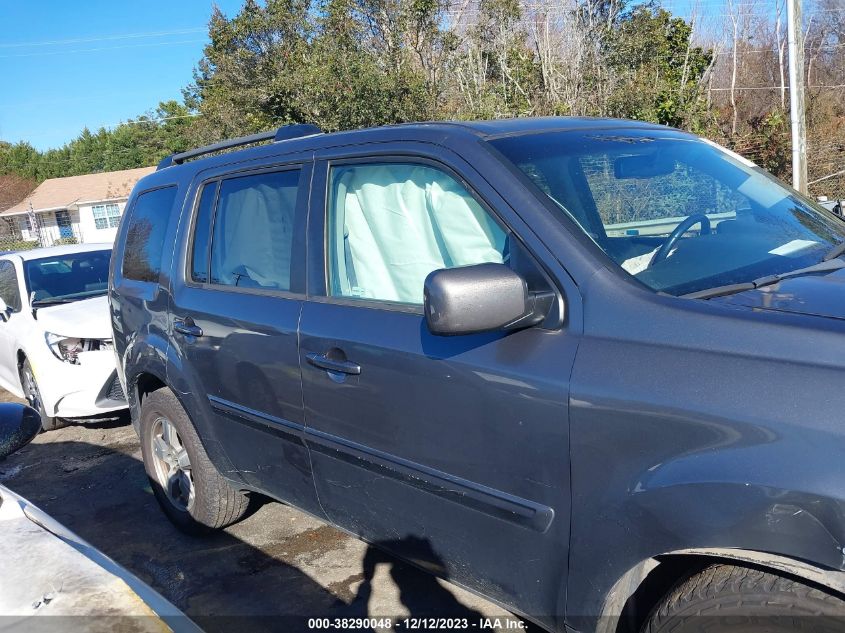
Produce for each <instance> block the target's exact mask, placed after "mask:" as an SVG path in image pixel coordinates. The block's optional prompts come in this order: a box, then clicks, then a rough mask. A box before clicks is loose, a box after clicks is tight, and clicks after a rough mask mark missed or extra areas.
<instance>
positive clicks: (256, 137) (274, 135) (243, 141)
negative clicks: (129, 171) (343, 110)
mask: <svg viewBox="0 0 845 633" xmlns="http://www.w3.org/2000/svg"><path fill="white" fill-rule="evenodd" d="M321 133H322V130H321V129H320V128H319V127H317V126H316V125H311V124H310V123H296V124H293V125H283V126H282V127H280V128H279V129H278V130H276V131H275V132H259V133H258V134H250V135H249V136H240V137H238V138H233V139H229V140H227V141H220V142H219V143H212V144H211V145H206V146H204V147H197V148H196V149H189V150H188V151H186V152H180V153H178V154H171V155H170V156H166V157H165V158H163V159H162V160H161V162H160V163H159V164H158V167H156V171H158V170H159V169H164V168H165V167H170V166H171V165H180V164H182V163H184V162H185V161H186V160H188V159H189V158H196V157H197V156H203V155H205V154H211V153H212V152H219V151H221V150H224V149H230V148H232V147H240V146H242V145H250V144H251V143H259V142H261V141H269V140H272V141H273V142H274V143H276V142H278V141H287V140H289V139H292V138H300V137H302V136H311V135H312V134H321Z"/></svg>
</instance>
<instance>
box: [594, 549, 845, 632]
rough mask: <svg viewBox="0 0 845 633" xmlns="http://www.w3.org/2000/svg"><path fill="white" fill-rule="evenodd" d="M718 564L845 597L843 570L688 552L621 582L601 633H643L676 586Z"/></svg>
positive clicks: (647, 564) (742, 554)
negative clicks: (655, 609)
mask: <svg viewBox="0 0 845 633" xmlns="http://www.w3.org/2000/svg"><path fill="white" fill-rule="evenodd" d="M719 563H722V564H728V565H731V564H733V565H738V566H747V567H754V568H757V569H760V570H762V571H766V572H770V573H773V574H776V575H780V576H786V577H790V578H793V579H795V580H797V581H799V582H801V583H804V584H807V585H811V586H815V587H818V588H821V589H824V590H826V591H829V592H832V593H834V594H837V595H839V596H842V597H843V598H845V572H842V571H837V570H829V569H825V568H822V567H818V566H816V565H813V564H811V563H808V562H805V561H802V560H798V559H794V558H789V557H786V556H780V555H777V554H770V553H767V552H758V551H755V550H741V549H730V548H690V549H684V550H677V551H673V552H669V553H666V554H661V555H659V556H655V557H652V558H647V559H646V560H644V561H641V562H640V563H638V564H637V565H635V566H634V567H632V568H631V569H629V570H628V571H627V572H626V573H625V574H624V575H623V576H622V577H621V578H619V580H617V581H616V583H614V585H613V587H612V588H611V590H610V591H609V592H608V594H607V596H606V597H605V601H604V606H603V607H602V612H601V617H600V619H599V621H598V622H597V626H596V631H597V633H628V632H630V631H639V628H640V626H641V625H642V623H643V622H644V621H645V620H646V619H647V618H648V616H649V614H650V613H651V610H652V609H653V608H654V607H655V606H657V605H658V604H659V603H660V602H661V601H662V599H663V598H664V597H665V596H666V595H667V594H668V593H669V592H670V591H671V590H672V588H673V587H674V586H675V585H676V584H678V583H679V582H682V581H683V580H685V579H686V578H688V577H690V576H692V575H693V574H696V573H698V572H700V571H701V570H703V569H705V568H706V567H708V566H710V565H713V564H719Z"/></svg>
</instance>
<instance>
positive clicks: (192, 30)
mask: <svg viewBox="0 0 845 633" xmlns="http://www.w3.org/2000/svg"><path fill="white" fill-rule="evenodd" d="M205 32H206V28H205V27H197V28H190V29H174V30H171V31H149V32H146V33H125V34H123V35H104V36H102V37H78V38H74V39H69V40H45V41H41V42H14V43H12V44H0V48H29V47H30V46H64V45H65V44H87V43H89V42H105V41H113V40H128V39H135V38H143V37H169V36H171V35H187V34H189V33H205Z"/></svg>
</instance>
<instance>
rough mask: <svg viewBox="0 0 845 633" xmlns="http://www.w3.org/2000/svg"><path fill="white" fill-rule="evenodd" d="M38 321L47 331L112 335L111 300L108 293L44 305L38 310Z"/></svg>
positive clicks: (109, 336) (107, 336)
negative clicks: (69, 301)
mask: <svg viewBox="0 0 845 633" xmlns="http://www.w3.org/2000/svg"><path fill="white" fill-rule="evenodd" d="M36 322H37V323H38V324H39V326H40V327H41V329H43V330H44V331H45V332H52V333H53V334H60V335H62V336H68V337H74V338H99V339H106V338H107V339H110V338H111V337H112V332H111V321H110V319H109V300H108V297H107V296H106V295H103V296H101V297H91V298H90V299H80V300H79V301H73V302H72V303H62V304H59V305H54V306H43V307H41V308H38V310H37V311H36Z"/></svg>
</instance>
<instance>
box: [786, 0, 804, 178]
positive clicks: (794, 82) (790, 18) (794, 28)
mask: <svg viewBox="0 0 845 633" xmlns="http://www.w3.org/2000/svg"><path fill="white" fill-rule="evenodd" d="M786 13H787V22H788V24H787V40H788V48H789V120H790V124H791V126H792V186H793V187H795V189H797V190H798V191H800V192H801V193H804V194H806V193H807V127H806V122H805V117H804V37H803V33H804V31H803V28H802V25H801V0H786Z"/></svg>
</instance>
